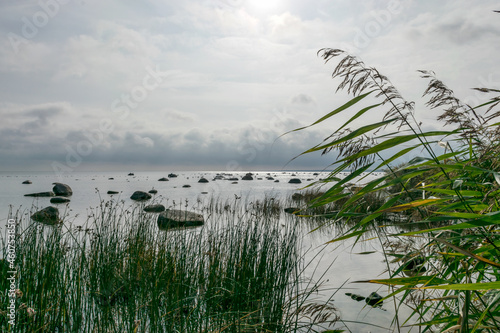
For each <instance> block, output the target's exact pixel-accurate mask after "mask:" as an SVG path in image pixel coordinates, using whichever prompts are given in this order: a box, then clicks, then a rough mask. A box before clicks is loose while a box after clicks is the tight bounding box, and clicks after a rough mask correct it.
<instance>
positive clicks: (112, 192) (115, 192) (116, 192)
mask: <svg viewBox="0 0 500 333" xmlns="http://www.w3.org/2000/svg"><path fill="white" fill-rule="evenodd" d="M108 194H118V191H108Z"/></svg>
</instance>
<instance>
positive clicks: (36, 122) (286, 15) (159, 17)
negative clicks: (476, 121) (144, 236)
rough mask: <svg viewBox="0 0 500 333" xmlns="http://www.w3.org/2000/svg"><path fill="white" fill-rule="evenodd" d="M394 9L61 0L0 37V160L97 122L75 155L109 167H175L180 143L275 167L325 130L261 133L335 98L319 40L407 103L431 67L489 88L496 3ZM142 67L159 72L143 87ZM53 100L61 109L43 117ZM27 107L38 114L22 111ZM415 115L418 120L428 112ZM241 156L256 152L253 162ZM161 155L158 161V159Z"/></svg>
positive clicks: (301, 118)
mask: <svg viewBox="0 0 500 333" xmlns="http://www.w3.org/2000/svg"><path fill="white" fill-rule="evenodd" d="M402 4H404V6H402V10H401V12H400V13H398V15H393V16H392V17H391V19H390V22H388V24H385V23H384V24H381V23H380V22H379V21H377V17H380V15H381V13H382V12H383V11H385V10H387V8H386V7H387V4H386V3H383V4H382V3H379V4H378V5H377V6H375V5H374V3H373V2H369V3H368V2H366V3H365V2H363V3H361V2H356V3H354V2H345V1H317V2H304V1H293V0H289V1H284V0H283V1H263V0H259V1H250V0H216V1H202V0H189V1H182V2H180V1H159V0H149V1H147V2H141V3H136V2H129V3H125V2H122V1H113V0H111V1H106V2H98V1H92V0H90V1H85V2H68V4H66V5H64V6H62V5H61V6H60V10H59V11H58V12H57V14H56V15H54V16H53V17H51V19H50V21H49V22H48V23H47V24H46V25H45V26H43V27H39V28H37V29H38V32H37V34H36V35H35V36H33V37H32V38H30V39H27V42H26V43H23V44H22V45H21V46H20V49H19V52H18V53H17V54H16V53H15V52H13V48H12V45H11V44H10V42H9V40H8V39H7V38H3V39H0V46H1V47H0V80H2V81H3V82H2V87H3V88H2V90H1V91H0V100H2V101H3V102H2V103H1V104H0V112H1V114H2V116H4V119H6V120H5V121H3V122H2V124H0V142H2V144H0V160H2V161H4V160H7V159H12V161H11V164H15V162H16V159H24V160H33V161H34V160H35V159H36V164H37V165H40V166H42V165H43V166H44V167H46V166H47V165H49V166H50V163H51V162H52V161H54V160H57V161H61V160H64V158H65V154H66V152H67V146H68V145H69V147H70V148H71V149H76V145H78V143H79V140H83V139H82V138H85V133H92V131H95V130H96V129H98V128H99V126H100V125H99V124H100V123H101V122H102V121H103V120H106V119H107V120H109V121H110V122H111V124H112V125H113V130H112V131H111V132H110V133H106V135H104V136H103V138H104V139H103V140H102V141H101V142H100V143H99V145H96V146H95V147H93V153H92V154H90V155H89V156H85V158H84V159H83V160H84V162H83V163H86V162H89V163H93V164H94V165H95V164H98V163H100V162H101V163H103V164H108V163H113V160H112V158H111V156H114V157H118V156H119V160H120V162H119V164H121V165H126V163H127V161H129V162H133V161H134V154H136V153H137V154H138V153H140V154H141V156H142V157H141V158H142V159H143V160H144V163H145V164H148V163H149V161H151V163H157V166H158V167H160V166H161V165H162V163H169V161H170V160H175V161H176V163H178V164H182V159H183V158H186V156H187V155H188V153H189V151H191V152H193V156H192V157H189V158H190V161H191V162H192V161H193V160H196V159H198V161H199V164H200V168H203V164H206V165H209V164H210V165H219V166H220V167H221V168H224V167H225V165H226V163H227V162H228V161H230V160H237V161H239V162H240V163H241V164H242V165H244V166H245V167H248V168H250V167H251V166H252V165H256V164H257V163H258V164H259V165H263V164H265V163H268V164H269V165H270V166H274V167H276V168H280V167H282V166H283V165H284V164H285V163H286V162H287V161H288V160H289V159H290V158H292V157H294V156H295V155H297V154H298V153H300V152H301V151H302V150H303V149H307V148H309V147H311V146H313V145H315V144H317V143H319V142H320V141H321V140H322V139H323V138H324V137H327V136H328V134H329V133H331V124H325V126H323V127H318V128H316V129H314V130H313V131H311V132H308V133H295V134H293V135H290V136H285V137H283V138H281V139H280V140H279V145H277V144H274V145H273V142H274V139H276V137H278V136H279V135H280V134H282V133H284V132H286V131H289V130H291V129H293V128H296V127H300V126H304V125H307V124H309V123H311V122H313V121H315V120H316V119H318V118H319V117H321V116H322V115H323V114H325V113H327V112H328V111H331V109H332V108H333V107H335V106H338V105H341V104H343V103H344V102H345V101H346V100H347V98H348V97H347V96H346V95H345V94H343V93H340V94H335V93H334V91H335V88H336V85H337V84H338V82H333V81H332V80H331V78H330V73H331V71H332V70H333V68H334V64H333V63H329V64H326V65H325V64H323V62H322V61H321V60H320V59H318V57H317V55H316V52H317V51H318V50H319V49H320V48H323V47H334V48H335V47H343V46H352V48H353V49H355V50H356V53H357V54H358V55H361V57H362V59H363V60H364V61H365V62H366V63H367V65H369V66H375V67H377V68H378V69H379V70H380V71H381V72H382V73H383V74H386V75H387V76H389V78H390V79H391V81H392V82H393V83H394V84H395V85H396V86H397V87H398V89H400V90H401V92H402V93H403V95H405V97H407V98H408V99H409V100H413V99H417V98H420V95H421V92H422V89H421V88H422V85H421V84H420V83H421V82H420V81H419V79H418V75H417V74H415V71H416V70H417V69H432V70H434V71H436V72H437V73H438V75H439V77H440V78H441V79H442V80H443V81H445V82H447V81H452V82H455V81H457V82H468V85H467V86H462V85H460V86H458V87H454V86H452V88H453V89H454V90H455V91H456V93H457V95H459V97H465V98H466V99H467V98H468V99H469V100H470V99H473V100H474V101H475V100H476V99H477V98H476V96H475V95H471V93H470V90H469V88H471V87H474V86H490V87H492V88H495V85H498V82H500V73H499V72H498V71H497V70H496V69H495V66H494V65H495V64H494V60H492V59H491V58H492V57H491V56H490V55H491V54H494V53H495V51H496V49H495V45H498V36H499V25H498V23H497V19H498V14H496V16H495V14H494V13H491V9H495V8H492V7H493V5H494V4H495V2H493V1H481V2H473V4H471V3H470V2H467V1H448V2H443V3H442V2H439V3H436V2H430V1H424V2H413V1H410V2H404V3H402ZM490 7H491V8H490ZM41 10H42V9H41V7H40V6H39V5H37V4H36V3H33V4H29V5H26V4H25V5H23V6H19V5H16V4H14V3H12V4H11V3H8V2H2V3H1V4H0V19H1V22H2V25H0V31H1V32H2V36H7V35H8V34H9V33H16V34H17V35H19V36H22V28H23V24H24V23H23V22H24V21H23V20H22V18H23V17H25V18H26V19H28V20H31V19H32V17H33V15H34V14H36V13H37V12H39V11H41ZM490 13H491V15H490ZM477 17H481V18H482V19H481V20H477ZM374 24H379V25H380V28H379V33H378V34H377V35H373V36H372V35H370V36H369V42H368V43H366V45H362V47H361V46H360V45H356V36H358V35H359V34H360V32H361V33H363V32H365V33H366V31H367V30H366V29H367V27H369V26H370V25H372V26H373V25H374ZM477 50H481V52H477ZM147 68H150V69H155V70H156V69H157V70H158V71H160V72H162V73H165V76H163V77H162V80H161V82H159V84H158V85H157V86H156V87H154V89H149V90H148V89H146V90H144V89H145V88H144V80H145V78H146V76H147V75H148V70H147ZM147 82H149V83H151V82H153V81H147ZM415 82H417V84H416V83H415ZM452 84H453V83H452ZM497 88H499V87H497ZM133 94H135V97H133V98H132V99H131V100H130V101H129V102H128V103H130V106H127V107H126V109H127V110H126V111H127V112H116V110H115V108H114V106H113V105H114V102H115V101H116V100H119V101H121V103H122V104H121V107H124V105H126V104H124V103H126V102H125V101H126V99H127V98H131V97H130V96H132V95H133ZM123 96H125V97H123ZM126 96H128V97H126ZM122 99H123V101H122ZM54 105H56V106H59V109H60V110H62V111H60V112H59V113H53V112H52V111H51V110H54V108H53V106H54ZM51 106H52V107H51ZM115 106H116V105H115ZM35 109H36V110H39V113H38V115H45V116H44V117H42V118H40V117H38V116H35V114H32V113H29V112H30V111H29V110H35ZM51 112H52V113H51ZM418 112H421V111H420V109H419V110H417V117H419V118H423V119H427V118H432V117H433V115H430V114H418ZM37 117H38V118H37ZM342 120H343V119H342V118H339V119H336V120H335V122H340V121H342ZM363 120H367V121H371V120H372V118H367V119H363ZM42 134H43V135H42ZM272 135H274V138H273V139H269V137H270V136H272ZM276 147H279V148H276ZM275 149H279V150H278V151H276V150H275ZM215 150H216V151H215ZM270 150H273V151H272V152H271V153H269V151H270ZM186 151H187V152H186ZM249 151H253V152H254V153H255V154H256V157H254V159H253V160H252V161H248V159H249V156H250V154H249V153H248V152H249ZM167 152H168V155H169V159H168V160H162V159H161V158H160V157H159V156H164V155H165V154H166V153H167ZM255 154H254V155H255ZM148 156H149V157H150V159H148ZM176 156H177V157H178V158H175V157H176ZM215 156H217V157H216V158H215ZM270 156H271V157H270ZM127 158H128V160H127ZM323 160H324V159H323ZM323 160H322V159H320V158H317V159H312V160H311V161H313V162H309V161H307V163H306V161H305V160H303V161H304V164H308V165H313V164H315V165H317V167H319V168H321V167H323V166H325V165H327V164H328V163H329V162H325V163H322V162H321V161H323ZM301 163H302V162H301Z"/></svg>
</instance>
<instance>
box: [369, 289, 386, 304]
mask: <svg viewBox="0 0 500 333" xmlns="http://www.w3.org/2000/svg"><path fill="white" fill-rule="evenodd" d="M382 298H383V297H382V296H380V295H379V294H377V293H376V292H372V293H371V294H370V295H369V296H368V297H367V298H366V304H368V305H371V306H376V305H382Z"/></svg>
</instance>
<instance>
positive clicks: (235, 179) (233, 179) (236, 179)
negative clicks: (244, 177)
mask: <svg viewBox="0 0 500 333" xmlns="http://www.w3.org/2000/svg"><path fill="white" fill-rule="evenodd" d="M227 180H229V181H232V182H234V181H238V180H239V179H238V178H236V177H231V178H228V179H227Z"/></svg>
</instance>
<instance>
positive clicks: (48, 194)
mask: <svg viewBox="0 0 500 333" xmlns="http://www.w3.org/2000/svg"><path fill="white" fill-rule="evenodd" d="M24 196H25V197H53V196H55V194H54V192H52V191H48V192H38V193H29V194H25V195H24Z"/></svg>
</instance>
